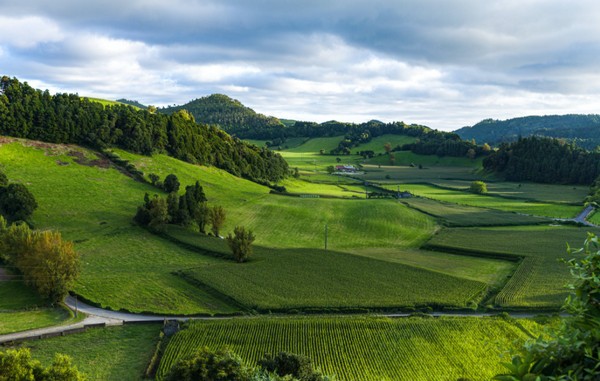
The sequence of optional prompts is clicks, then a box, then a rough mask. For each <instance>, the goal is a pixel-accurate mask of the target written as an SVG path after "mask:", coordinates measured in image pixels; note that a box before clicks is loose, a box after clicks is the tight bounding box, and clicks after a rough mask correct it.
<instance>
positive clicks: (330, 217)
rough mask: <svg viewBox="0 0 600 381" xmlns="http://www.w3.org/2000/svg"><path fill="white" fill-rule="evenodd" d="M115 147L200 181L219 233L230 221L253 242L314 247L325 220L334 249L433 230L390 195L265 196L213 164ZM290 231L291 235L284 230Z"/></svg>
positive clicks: (162, 171) (388, 243) (413, 238)
mask: <svg viewBox="0 0 600 381" xmlns="http://www.w3.org/2000/svg"><path fill="white" fill-rule="evenodd" d="M115 151H116V152H117V153H119V155H120V156H121V157H123V158H124V159H128V160H131V162H132V163H134V164H135V165H136V166H137V167H138V168H140V169H141V170H142V171H144V173H146V174H149V173H156V174H158V175H160V177H161V178H164V177H165V176H166V175H167V174H169V173H176V174H177V176H178V178H179V180H180V181H181V183H182V188H184V187H183V185H187V184H193V183H194V182H195V181H196V180H200V183H201V184H202V186H203V187H204V191H205V192H206V195H207V198H208V202H209V204H218V205H222V206H223V207H224V208H225V210H226V211H227V214H228V217H227V221H226V224H225V228H224V229H223V232H224V233H226V232H228V231H232V230H233V228H234V227H235V226H236V225H243V226H246V227H248V228H250V229H252V230H253V231H254V232H255V234H256V237H257V239H256V244H258V245H262V246H269V247H276V248H298V247H302V248H320V247H322V245H323V232H324V228H325V224H328V225H329V229H330V248H332V249H335V250H352V249H362V248H366V247H417V246H419V245H421V244H422V243H423V242H424V241H426V240H427V239H428V238H429V237H430V236H431V234H432V233H433V231H434V230H435V221H434V220H433V219H432V218H430V217H428V216H425V215H423V214H422V213H419V212H416V211H414V210H411V209H409V208H407V207H406V206H403V205H399V204H398V203H397V202H395V201H393V200H337V199H302V198H297V197H286V196H278V195H271V194H269V193H268V192H269V188H266V187H263V186H261V185H257V184H255V183H252V182H250V181H247V180H241V179H238V178H236V177H234V176H232V175H230V174H228V173H226V172H223V171H220V170H217V169H214V168H206V167H201V166H196V165H192V164H188V163H184V162H181V161H178V160H175V159H173V158H171V157H168V156H164V155H155V156H154V157H152V158H148V157H143V156H139V155H133V154H128V153H125V152H124V151H120V150H115ZM286 181H287V183H284V184H302V185H303V186H305V187H306V188H308V189H310V190H311V191H312V192H308V193H313V192H314V191H316V190H317V187H316V186H313V185H311V184H310V183H306V182H302V181H300V180H286ZM344 186H345V187H346V188H350V189H352V190H353V191H354V192H348V191H344V190H343V189H342V188H339V187H337V186H335V187H334V186H333V185H330V186H327V187H323V188H324V189H332V190H334V191H335V193H337V194H340V195H341V194H344V195H348V194H350V196H352V195H354V194H355V193H356V191H358V189H353V188H351V186H350V185H344ZM291 189H293V186H292V187H291ZM359 189H360V188H359ZM299 190H301V189H299ZM360 190H361V192H362V191H363V189H360ZM299 193H303V192H299ZM356 194H357V195H360V196H363V194H359V193H356ZM381 216H385V218H381ZM290 231H292V232H294V234H292V235H291V234H289V232H290Z"/></svg>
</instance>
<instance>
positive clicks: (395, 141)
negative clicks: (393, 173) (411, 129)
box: [352, 134, 417, 154]
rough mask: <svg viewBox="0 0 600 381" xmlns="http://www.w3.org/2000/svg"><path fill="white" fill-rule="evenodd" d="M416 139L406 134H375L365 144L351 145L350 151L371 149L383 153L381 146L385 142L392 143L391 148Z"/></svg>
mask: <svg viewBox="0 0 600 381" xmlns="http://www.w3.org/2000/svg"><path fill="white" fill-rule="evenodd" d="M416 140H417V138H415V137H413V136H407V135H391V134H387V135H381V136H377V137H375V138H372V139H371V141H370V142H368V143H365V144H359V145H358V146H356V147H352V153H354V154H355V153H357V152H358V151H369V150H370V151H373V152H375V153H376V154H377V153H383V152H385V149H384V148H383V146H384V144H386V143H390V144H391V145H392V148H395V147H396V146H398V145H400V146H401V145H404V144H410V143H414V142H415V141H416Z"/></svg>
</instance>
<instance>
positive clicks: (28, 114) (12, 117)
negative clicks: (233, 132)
mask: <svg viewBox="0 0 600 381" xmlns="http://www.w3.org/2000/svg"><path fill="white" fill-rule="evenodd" d="M0 134H3V135H8V136H14V137H20V138H27V139H34V140H43V141H48V142H52V143H72V144H79V145H84V146H90V147H93V148H99V149H102V148H107V147H119V148H122V149H125V150H128V151H131V152H135V153H140V154H144V155H150V154H152V153H154V152H160V153H167V154H169V155H171V156H173V157H175V158H178V159H180V160H184V161H187V162H190V163H195V164H202V165H213V166H215V167H218V168H221V169H224V170H226V171H228V172H230V173H232V174H234V175H236V176H240V177H244V178H248V179H250V180H253V181H257V182H263V183H264V182H276V181H278V180H280V179H282V178H284V177H285V176H286V175H287V174H288V165H287V163H286V161H285V160H284V159H283V158H282V157H281V156H280V155H279V154H276V153H274V152H272V151H270V150H268V149H265V148H259V147H256V146H254V145H250V144H247V143H245V142H242V141H241V140H239V139H237V138H232V137H231V136H230V135H228V134H227V133H226V132H225V131H223V130H221V129H220V128H218V127H217V126H211V125H205V124H197V123H196V121H195V119H194V117H193V116H192V115H191V114H190V113H189V112H187V111H185V110H180V111H178V112H175V113H173V114H172V115H165V114H161V113H151V112H149V111H146V110H139V109H135V108H133V107H130V106H127V105H119V104H117V105H109V106H104V105H102V104H100V103H98V102H93V101H90V100H88V99H87V98H81V97H80V96H79V95H77V94H55V95H51V94H50V93H49V92H48V91H47V90H46V91H41V90H36V89H34V88H32V87H31V86H29V85H28V84H27V83H26V82H24V83H21V82H19V81H18V80H17V79H16V78H12V79H11V78H9V77H6V76H4V77H2V78H1V79H0Z"/></svg>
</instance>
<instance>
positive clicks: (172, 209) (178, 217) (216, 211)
mask: <svg viewBox="0 0 600 381" xmlns="http://www.w3.org/2000/svg"><path fill="white" fill-rule="evenodd" d="M168 184H169V185H168ZM164 188H165V189H167V188H168V189H170V190H172V191H171V193H169V195H168V196H167V197H166V198H163V197H160V196H158V195H154V197H152V198H151V197H150V195H149V194H148V193H146V194H145V196H144V204H143V205H140V206H139V207H138V210H137V213H136V215H135V217H134V220H135V221H136V222H137V223H138V224H140V225H142V226H147V227H149V228H151V229H152V230H156V231H160V230H162V228H163V227H164V226H165V225H166V224H168V223H171V224H176V225H182V226H191V225H196V226H197V227H198V230H199V231H200V233H203V234H206V226H207V225H209V224H210V225H211V231H212V233H213V234H214V235H215V236H217V237H218V236H219V231H220V229H221V228H222V227H223V224H224V223H225V217H226V215H225V210H224V209H223V207H221V206H218V205H217V206H213V207H212V208H211V207H208V205H207V199H206V195H205V194H204V189H203V188H202V185H200V182H199V181H196V183H195V184H194V185H188V186H187V187H185V193H184V194H183V195H181V196H180V195H179V194H178V193H177V190H178V189H179V180H178V179H177V176H175V175H173V174H171V175H168V176H167V177H166V178H165V182H164Z"/></svg>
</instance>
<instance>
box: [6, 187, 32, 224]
mask: <svg viewBox="0 0 600 381" xmlns="http://www.w3.org/2000/svg"><path fill="white" fill-rule="evenodd" d="M37 206H38V204H37V202H36V201H35V198H34V197H33V194H31V192H30V191H29V189H27V187H26V186H25V185H23V184H9V185H8V186H6V187H0V213H1V214H2V215H3V216H4V217H5V218H6V219H7V220H8V221H9V222H13V221H26V220H27V219H28V218H29V217H30V216H31V214H32V213H33V211H34V210H35V209H36V208H37Z"/></svg>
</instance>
